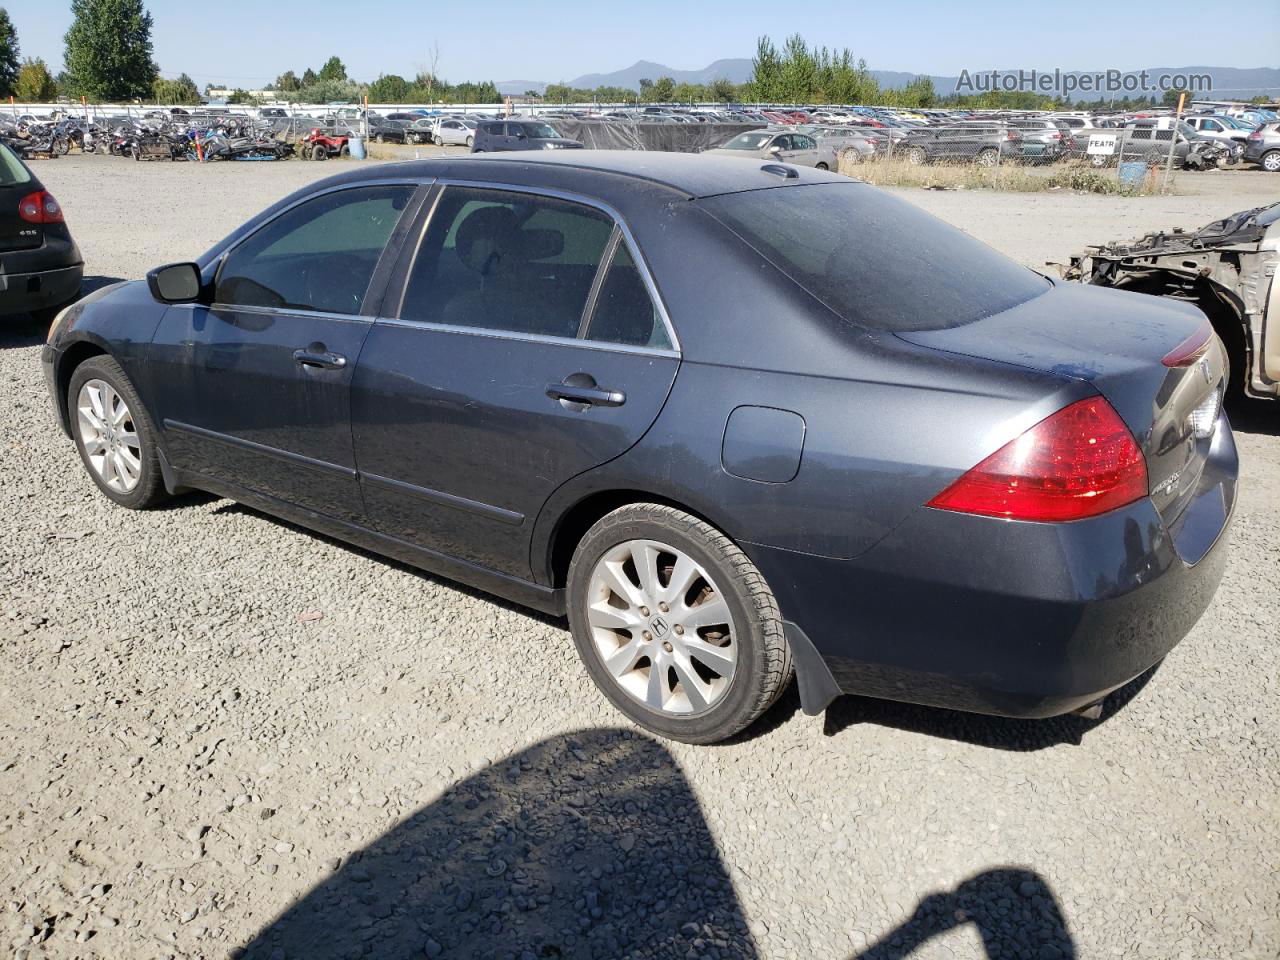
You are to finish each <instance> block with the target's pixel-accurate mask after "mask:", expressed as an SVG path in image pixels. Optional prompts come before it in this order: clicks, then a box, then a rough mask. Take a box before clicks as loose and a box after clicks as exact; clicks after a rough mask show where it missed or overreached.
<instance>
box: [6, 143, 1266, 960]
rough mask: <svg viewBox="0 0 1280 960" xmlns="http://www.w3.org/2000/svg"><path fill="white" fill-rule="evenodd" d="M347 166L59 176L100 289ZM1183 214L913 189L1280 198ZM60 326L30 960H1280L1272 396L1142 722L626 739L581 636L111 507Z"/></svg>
mask: <svg viewBox="0 0 1280 960" xmlns="http://www.w3.org/2000/svg"><path fill="white" fill-rule="evenodd" d="M410 152H412V151H410ZM424 152H426V151H424ZM339 169H343V167H342V166H339V163H338V162H334V163H329V164H324V165H321V164H307V163H301V162H290V163H283V164H254V165H249V164H244V165H236V164H232V165H223V166H217V165H210V166H207V167H200V166H195V165H183V164H135V163H132V162H130V161H124V160H115V159H112V158H101V157H87V158H81V157H70V158H65V159H62V160H59V161H56V162H45V163H43V164H41V165H40V167H39V173H40V176H41V177H42V178H44V179H45V181H46V184H47V186H48V187H49V189H50V190H52V191H53V192H54V193H55V194H56V195H57V197H58V199H59V200H60V201H61V202H62V204H63V206H64V208H65V209H66V211H67V216H68V219H69V220H70V222H71V224H72V228H73V230H74V232H75V234H76V236H77V238H78V239H79V241H80V244H81V247H82V249H83V251H84V253H85V257H86V261H87V270H88V272H89V273H90V274H92V275H94V276H95V277H113V278H114V277H120V278H137V277H141V276H142V274H143V273H144V271H145V270H146V269H147V268H149V267H150V266H152V265H155V264H158V263H162V262H166V261H170V260H176V259H185V258H190V257H193V256H195V255H196V254H198V253H200V252H201V251H202V250H204V249H205V248H206V247H208V246H209V245H211V244H212V243H213V242H215V241H216V240H217V239H218V238H220V237H221V236H222V235H224V234H225V233H226V232H227V231H229V230H230V229H231V228H232V227H233V226H235V225H236V224H237V223H239V222H240V221H241V220H242V219H244V218H245V217H247V216H249V215H250V214H252V213H254V212H256V211H257V210H259V209H260V208H261V207H262V206H264V205H266V204H267V203H268V202H270V201H272V200H274V199H276V198H278V197H280V196H282V195H283V194H285V193H287V192H288V191H290V190H292V189H294V188H296V187H298V186H300V185H302V184H304V183H306V182H309V181H311V180H313V179H315V178H318V177H321V176H327V175H329V174H331V173H334V172H337V171H338V170H339ZM1180 189H1182V190H1183V191H1186V192H1184V193H1183V194H1182V195H1179V196H1173V197H1165V198H1144V199H1117V198H1110V197H1091V196H1073V195H1066V194H1061V193H1056V194H1039V195H1037V194H1031V195H1028V194H1017V195H1000V194H992V193H976V192H968V193H936V192H926V191H919V192H904V195H906V196H908V197H909V199H911V200H912V201H914V202H916V203H918V204H920V205H921V206H922V207H925V208H926V209H928V210H930V211H932V212H934V213H936V214H938V215H940V216H942V217H944V218H945V219H947V220H949V221H951V222H953V223H955V224H957V225H959V226H961V227H963V228H964V229H966V230H968V231H970V232H971V233H973V234H974V235H976V236H978V237H979V238H981V239H983V240H986V241H988V242H989V243H992V244H993V245H995V246H996V247H998V248H1000V249H1002V250H1004V251H1005V252H1007V253H1009V254H1010V255H1012V256H1014V257H1016V258H1017V259H1019V260H1022V261H1024V262H1026V263H1028V264H1030V265H1037V266H1038V265H1041V264H1043V262H1044V261H1046V260H1060V259H1063V258H1065V257H1066V256H1067V255H1068V254H1069V253H1071V252H1073V251H1075V250H1076V249H1078V248H1079V247H1080V246H1082V245H1083V244H1084V243H1086V242H1089V241H1096V240H1104V239H1108V238H1112V237H1122V236H1127V235H1132V234H1137V233H1140V232H1142V231H1143V230H1146V229H1151V228H1155V227H1161V226H1172V225H1175V224H1183V225H1187V226H1195V225H1198V224H1200V223H1202V222H1205V221H1208V220H1210V219H1213V218H1216V217H1218V216H1222V215H1224V214H1227V213H1230V212H1232V211H1235V210H1238V209H1241V208H1244V207H1248V206H1253V205H1257V204H1259V203H1263V202H1268V201H1271V200H1274V199H1276V198H1277V196H1278V195H1280V178H1278V177H1274V176H1268V175H1265V174H1261V173H1257V172H1252V171H1232V172H1224V173H1214V174H1203V175H1200V176H1195V177H1193V176H1192V175H1185V176H1183V177H1182V178H1181V179H1180ZM1192 190H1195V191H1196V192H1195V193H1191V192H1190V191H1192ZM41 336H42V331H39V330H36V329H35V328H34V327H32V325H31V324H30V323H26V322H13V321H10V322H7V323H6V324H5V325H4V326H3V327H0V409H5V410H8V411H9V414H8V416H7V420H6V426H5V428H4V433H3V441H2V442H3V448H2V449H3V454H4V456H3V458H2V459H0V515H3V517H4V518H5V520H4V536H3V537H2V538H0V954H3V952H4V951H5V950H6V949H7V950H8V951H10V953H11V954H12V955H13V956H16V957H44V956H51V957H52V956H56V957H86V958H88V957H103V958H135V957H137V958H150V957H168V956H174V957H210V958H213V957H228V956H238V955H240V952H241V951H243V952H247V953H248V955H250V956H253V957H262V958H306V960H310V958H322V957H361V956H370V957H377V958H389V960H397V958H407V957H437V956H443V957H473V956H475V957H488V956H493V957H516V958H520V960H524V958H543V957H601V958H615V957H655V958H656V957H662V958H666V957H672V958H686V957H688V958H698V957H706V958H728V957H766V958H775V957H776V958H794V960H811V958H836V960H843V958H853V957H867V958H871V957H874V958H890V957H902V956H905V955H906V954H908V953H909V952H911V951H912V950H915V952H914V953H912V954H911V955H912V956H915V957H929V958H953V957H954V958H983V957H990V958H996V957H1018V958H1022V957H1032V958H1046V960H1048V958H1067V957H1081V958H1085V957H1087V958H1112V957H1130V956H1135V957H1152V958H1161V960H1165V958H1205V957H1228V958H1233V960H1234V958H1241V960H1247V958H1258V960H1262V958H1274V957H1276V956H1277V954H1278V952H1280V921H1278V919H1277V918H1280V875H1278V874H1277V864H1280V715H1278V713H1277V710H1276V703H1277V697H1278V696H1280V680H1278V678H1280V649H1278V645H1277V642H1276V640H1277V637H1278V636H1280V409H1276V408H1273V407H1261V408H1249V409H1244V410H1240V411H1237V426H1238V441H1239V444H1240V447H1241V453H1242V459H1243V477H1242V484H1241V486H1242V493H1241V499H1240V503H1239V508H1238V512H1237V519H1236V524H1235V531H1234V538H1233V539H1234V544H1233V547H1232V555H1231V560H1230V566H1229V568H1228V570H1227V574H1226V577H1225V580H1224V582H1223V585H1222V588H1221V590H1220V591H1219V593H1218V595H1217V598H1216V600H1215V602H1214V604H1213V606H1212V607H1211V608H1210V610H1209V611H1208V613H1207V614H1206V615H1205V616H1204V618H1203V619H1202V621H1201V622H1200V624H1199V625H1198V626H1197V627H1196V628H1195V630H1194V631H1193V632H1192V633H1191V635H1190V636H1189V637H1188V638H1187V639H1186V640H1185V641H1184V642H1183V643H1182V644H1181V645H1180V646H1179V647H1178V648H1177V649H1176V650H1175V651H1174V652H1173V653H1172V655H1171V656H1170V657H1169V658H1168V659H1167V660H1166V662H1165V663H1164V664H1163V666H1162V667H1161V668H1160V669H1159V670H1157V671H1156V672H1154V674H1151V675H1149V676H1147V677H1144V678H1142V679H1141V681H1140V682H1138V683H1135V684H1132V685H1130V687H1128V688H1126V689H1125V690H1123V691H1121V692H1120V693H1119V694H1118V695H1116V696H1114V697H1113V698H1112V699H1111V701H1109V704H1108V708H1107V712H1106V714H1105V715H1104V718H1103V719H1102V720H1101V721H1099V722H1097V723H1093V722H1089V721H1085V720H1082V719H1078V718H1068V719H1061V720H1056V721H1049V722H1040V723H1019V722H1012V721H999V720H992V719H985V718H978V717H972V716H965V715H960V714H954V713H948V712H945V711H938V710H927V709H923V708H914V707H909V706H903V705H896V704H891V703H885V702H874V701H866V700H857V699H853V698H846V699H843V700H840V701H837V703H836V704H835V705H834V706H833V707H832V708H831V710H829V711H828V713H827V716H826V717H823V718H812V719H811V718H806V717H804V716H803V715H801V714H800V713H799V712H798V705H797V700H796V697H795V696H794V693H792V694H790V695H788V696H787V697H786V698H784V700H783V701H782V702H781V703H780V704H779V705H778V706H777V707H776V708H775V709H774V710H773V711H771V713H770V714H769V715H768V716H767V717H766V718H765V722H764V723H762V724H760V725H758V726H757V727H756V728H754V729H753V730H752V731H750V734H749V736H747V737H745V738H743V739H741V740H739V741H738V742H736V743H733V744H730V745H728V746H722V747H718V748H693V747H685V746H682V745H678V744H674V745H673V744H665V743H658V742H656V741H653V740H651V739H650V738H648V737H646V736H644V735H642V734H640V733H639V732H637V731H633V730H630V729H628V728H627V727H626V725H625V724H623V723H622V722H620V720H619V718H618V716H617V715H615V714H613V713H612V712H611V711H610V710H609V708H608V707H607V706H606V705H605V702H604V700H603V698H602V697H601V696H599V695H598V694H597V693H596V692H595V691H594V689H593V688H592V687H591V686H590V685H589V682H588V680H587V678H586V675H585V673H584V671H583V670H582V669H581V667H580V666H579V665H578V663H577V661H576V659H575V656H574V653H573V648H572V643H571V641H570V640H569V637H568V634H567V632H566V630H565V628H564V625H563V624H562V623H560V622H557V621H553V620H548V619H545V618H541V617H537V616H533V615H530V614H528V613H526V612H523V611H521V610H519V609H516V608H514V607H511V606H509V605H505V604H501V603H495V602H492V601H491V600H489V599H487V598H485V597H483V596H481V595H478V594H474V593H471V592H468V591H465V590H461V589H458V588H456V587H454V586H451V585H450V584H448V583H446V582H443V581H439V580H436V579H433V578H431V577H428V576H424V575H422V574H419V573H417V572H414V571H412V570H409V569H407V568H404V567H402V566H399V565H396V564H393V563H389V562H387V561H384V560H381V559H378V558H376V557H373V556H370V555H368V554H365V553H363V552H360V551H357V550H353V549H351V548H348V547H346V546H343V545H342V544H339V543H336V542H332V541H329V540H326V539H323V538H320V537H317V536H314V535H312V534H309V533H307V532H305V531H302V530H299V529H296V528H293V527H291V526H289V525H287V524H283V523H280V522H278V521H275V520H272V519H270V518H268V517H266V516H263V515H260V514H257V513H254V512H251V511H248V510H245V509H243V508H240V507H238V506H236V505H234V504H232V503H229V502H226V501H219V500H213V499H210V498H208V497H200V496H189V497H186V498H183V499H181V500H179V501H178V502H177V503H175V504H174V505H173V507H172V508H170V509H165V510H161V511H156V512H150V513H143V514H138V513H129V512H126V511H123V510H119V509H116V508H113V507H111V506H109V505H108V503H107V501H106V500H105V499H104V498H103V497H101V496H99V495H98V494H97V493H96V491H95V489H94V488H93V486H92V485H91V483H90V482H89V480H88V478H87V477H86V476H85V475H84V474H83V472H82V470H81V468H80V465H79V462H78V460H77V458H76V456H75V453H74V451H73V448H72V446H71V444H70V443H69V442H68V441H67V440H66V438H65V437H63V436H62V435H61V434H60V433H58V431H57V430H56V428H55V426H54V424H53V422H52V419H51V417H50V414H49V409H48V400H47V397H46V395H45V391H44V386H43V384H42V383H41V380H40V371H39V366H38V354H39V342H40V340H41ZM922 602H928V598H922Z"/></svg>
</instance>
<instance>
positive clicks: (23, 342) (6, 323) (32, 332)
mask: <svg viewBox="0 0 1280 960" xmlns="http://www.w3.org/2000/svg"><path fill="white" fill-rule="evenodd" d="M121 279H122V278H121V277H99V276H90V277H85V278H84V281H83V282H82V283H81V285H80V296H82V297H85V296H88V295H89V294H91V293H93V291H95V290H100V289H101V288H103V287H105V286H108V285H109V284H112V283H119V282H120V280H121ZM48 334H49V325H48V324H47V323H40V322H39V321H37V320H36V319H35V317H33V316H31V315H30V314H27V313H18V314H14V315H13V316H11V317H0V350H9V349H13V348H16V347H35V346H39V345H40V344H42V343H44V341H45V337H46V336H48Z"/></svg>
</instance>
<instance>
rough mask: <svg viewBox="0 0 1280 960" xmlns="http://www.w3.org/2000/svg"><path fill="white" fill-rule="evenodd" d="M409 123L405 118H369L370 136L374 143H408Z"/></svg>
mask: <svg viewBox="0 0 1280 960" xmlns="http://www.w3.org/2000/svg"><path fill="white" fill-rule="evenodd" d="M408 130H409V125H408V124H407V123H405V122H404V121H403V120H391V119H389V118H384V117H378V118H377V120H374V119H373V118H370V120H369V138H370V139H371V140H372V141H373V142H374V143H407V142H408Z"/></svg>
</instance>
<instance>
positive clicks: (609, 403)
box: [547, 375, 627, 407]
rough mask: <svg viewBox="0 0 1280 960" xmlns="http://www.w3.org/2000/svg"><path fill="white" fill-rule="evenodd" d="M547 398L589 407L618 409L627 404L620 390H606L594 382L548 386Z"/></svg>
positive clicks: (624, 395)
mask: <svg viewBox="0 0 1280 960" xmlns="http://www.w3.org/2000/svg"><path fill="white" fill-rule="evenodd" d="M575 376H576V375H575ZM571 379H572V378H571ZM584 379H587V378H584ZM547 396H548V397H550V398H551V399H552V400H562V401H564V402H566V403H580V404H584V405H586V406H589V407H620V406H622V405H623V404H624V403H626V402H627V395H626V394H625V393H623V392H622V391H621V390H606V389H604V388H603V387H598V386H596V385H595V381H592V382H591V383H590V384H589V385H588V384H585V383H581V384H580V383H552V384H548V385H547Z"/></svg>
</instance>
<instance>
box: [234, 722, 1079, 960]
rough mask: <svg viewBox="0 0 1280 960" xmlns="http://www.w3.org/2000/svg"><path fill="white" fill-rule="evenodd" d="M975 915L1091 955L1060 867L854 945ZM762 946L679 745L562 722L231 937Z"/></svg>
mask: <svg viewBox="0 0 1280 960" xmlns="http://www.w3.org/2000/svg"><path fill="white" fill-rule="evenodd" d="M765 919H766V922H767V919H768V918H765ZM835 922H836V923H837V924H839V921H838V920H837V921H835ZM966 924H972V925H973V926H974V928H975V929H976V931H977V933H978V935H979V936H980V937H981V939H982V943H983V946H984V949H985V951H986V956H987V957H988V958H989V960H997V958H1040V960H1069V958H1074V957H1075V955H1076V953H1075V948H1074V945H1073V943H1072V940H1071V935H1070V933H1069V932H1068V929H1067V924H1066V921H1065V920H1064V919H1063V916H1062V912H1061V909H1060V908H1059V906H1058V902H1057V900H1056V898H1055V897H1054V895H1053V893H1052V891H1051V890H1050V889H1049V887H1048V885H1047V884H1046V883H1045V881H1044V880H1043V879H1042V878H1041V877H1040V876H1039V875H1038V874H1036V873H1034V872H1033V871H1030V870H1025V869H1020V868H1016V867H997V868H993V869H990V870H985V871H983V872H982V873H980V874H978V875H976V876H974V877H972V878H970V879H968V880H966V881H964V882H963V883H961V884H960V885H959V886H957V887H956V888H955V889H954V890H948V891H944V892H938V893H933V894H930V895H928V896H926V897H924V898H923V899H922V900H921V901H920V902H919V904H918V905H917V906H916V909H915V910H914V912H913V913H912V914H911V916H909V917H908V918H906V919H905V920H904V921H903V922H902V923H901V924H899V925H898V926H897V927H896V928H894V929H893V930H891V931H889V932H888V933H886V934H885V935H884V936H883V937H881V938H880V939H879V940H877V941H876V942H875V943H873V944H871V945H870V946H869V947H868V948H867V949H866V950H865V951H864V952H863V953H861V954H858V955H857V956H856V957H851V958H849V960H897V958H902V957H906V956H907V955H908V954H909V953H910V952H911V951H912V950H914V949H916V948H917V947H919V946H920V945H922V944H924V943H925V942H927V941H929V940H931V939H933V938H935V937H939V936H943V935H946V934H947V933H949V932H950V931H951V930H953V929H954V928H956V927H960V926H963V925H966ZM762 955H763V954H762V953H761V951H760V949H759V948H758V946H757V944H756V942H755V939H754V938H753V936H752V934H751V932H750V929H749V927H748V924H747V921H746V918H745V917H744V915H743V910H742V908H741V906H740V905H739V903H738V900H737V896H736V894H735V892H734V888H733V883H732V881H731V880H730V879H729V875H728V872H727V870H726V868H725V865H724V862H723V860H722V858H721V855H720V851H719V850H718V849H717V847H716V843H715V840H714V839H713V838H712V836H711V832H710V830H709V829H708V827H707V824H706V822H705V820H704V819H703V815H702V810H701V808H700V806H699V804H698V801H697V799H696V797H695V796H694V793H693V790H692V788H691V787H690V785H689V783H688V781H686V780H685V778H684V775H683V773H682V772H681V770H680V768H679V766H678V765H677V764H676V762H675V760H674V758H673V757H672V756H671V754H670V753H669V752H668V751H667V749H666V748H665V747H663V746H662V745H661V744H659V743H658V742H656V741H654V740H652V739H650V738H648V737H646V736H644V735H643V734H639V733H633V732H632V731H629V730H621V729H607V728H606V729H597V730H583V731H580V732H578V733H574V734H569V735H564V736H557V737H552V738H550V739H548V740H544V741H543V742H541V743H539V744H537V745H535V746H532V747H530V748H528V749H526V750H523V751H521V752H519V753H517V754H514V755H512V756H510V757H507V758H505V759H504V760H502V761H501V762H499V763H495V764H493V765H492V766H489V767H487V768H485V769H484V770H481V771H480V772H479V773H476V774H474V775H473V776H471V777H469V778H468V779H466V780H463V781H461V782H460V783H456V784H454V785H453V786H451V787H449V788H448V789H446V790H445V791H444V793H442V794H441V795H440V796H439V797H438V798H437V799H436V800H435V801H433V802H432V803H430V804H428V805H427V806H425V807H423V808H422V809H420V810H419V811H418V812H417V813H415V814H414V815H413V816H411V817H408V818H406V819H405V820H403V821H402V822H401V823H400V824H399V825H398V826H396V827H395V828H393V829H392V830H390V831H389V832H387V833H386V834H384V835H383V836H382V837H380V838H379V839H378V840H377V841H375V842H374V843H373V844H371V845H370V846H368V847H366V848H364V849H363V850H360V851H358V852H356V853H354V854H352V855H351V856H350V857H348V858H347V859H346V861H345V862H344V863H342V864H341V866H340V867H339V868H338V870H337V872H336V873H334V874H333V875H332V876H331V877H329V878H328V879H326V880H324V881H323V882H322V883H320V884H319V885H318V886H317V887H315V888H314V889H312V890H311V891H310V892H309V893H308V894H307V895H306V896H305V897H304V898H303V899H301V900H300V901H298V902H297V903H296V904H295V905H294V906H293V907H291V908H290V909H288V910H287V911H286V912H285V913H283V914H282V915H281V916H279V917H278V918H277V919H276V920H275V921H274V922H272V923H271V924H269V925H268V926H267V927H265V928H264V929H263V930H262V931H261V932H259V934H258V935H257V936H256V937H255V938H254V939H253V940H252V941H251V942H250V943H248V944H247V945H245V946H244V947H242V948H239V949H236V950H234V951H233V952H232V956H233V957H242V958H246V960H337V958H358V957H377V958H384V957H385V958H388V960H391V958H400V957H428V958H434V957H449V958H468V960H470V958H490V957H492V958H503V960H507V958H511V960H543V958H574V960H590V958H608V960H628V958H635V960H638V958H641V957H644V958H668V957H670V958H677V960H679V958H718V960H731V958H732V960H755V958H757V957H760V956H762Z"/></svg>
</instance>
